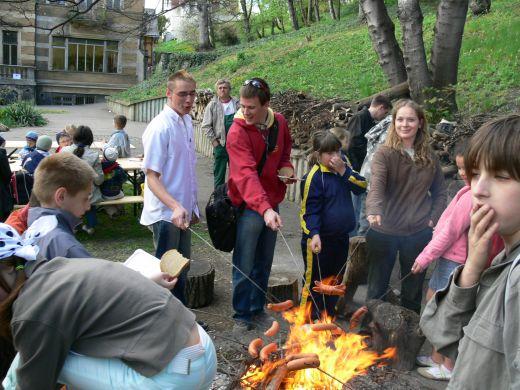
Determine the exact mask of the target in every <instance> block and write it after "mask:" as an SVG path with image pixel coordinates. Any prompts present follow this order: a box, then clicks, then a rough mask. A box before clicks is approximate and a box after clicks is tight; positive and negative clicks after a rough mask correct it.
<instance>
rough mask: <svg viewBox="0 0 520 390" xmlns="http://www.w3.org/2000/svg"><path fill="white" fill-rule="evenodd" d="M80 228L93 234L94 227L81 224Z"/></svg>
mask: <svg viewBox="0 0 520 390" xmlns="http://www.w3.org/2000/svg"><path fill="white" fill-rule="evenodd" d="M81 229H82V230H83V231H84V232H85V233H87V234H88V235H89V236H91V235H93V234H94V232H95V230H94V228H89V227H87V225H83V226H81Z"/></svg>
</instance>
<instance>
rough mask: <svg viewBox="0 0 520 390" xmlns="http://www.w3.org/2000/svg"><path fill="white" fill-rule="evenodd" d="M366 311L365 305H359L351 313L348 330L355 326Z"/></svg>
mask: <svg viewBox="0 0 520 390" xmlns="http://www.w3.org/2000/svg"><path fill="white" fill-rule="evenodd" d="M366 313H368V307H366V306H361V307H360V308H359V309H357V310H356V311H355V312H354V314H352V317H350V324H349V330H354V329H355V328H357V327H358V326H359V323H360V322H361V320H362V319H363V316H364V315H365V314H366Z"/></svg>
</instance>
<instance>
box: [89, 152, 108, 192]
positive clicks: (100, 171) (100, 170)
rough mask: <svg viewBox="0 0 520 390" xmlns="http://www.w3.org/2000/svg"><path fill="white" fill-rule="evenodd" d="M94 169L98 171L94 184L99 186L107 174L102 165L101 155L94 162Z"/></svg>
mask: <svg viewBox="0 0 520 390" xmlns="http://www.w3.org/2000/svg"><path fill="white" fill-rule="evenodd" d="M92 168H94V171H96V177H95V178H94V184H95V185H97V186H99V185H100V184H101V183H103V180H105V175H104V174H103V167H102V166H101V160H100V159H99V156H98V157H97V158H96V160H95V162H94V166H93V167H92Z"/></svg>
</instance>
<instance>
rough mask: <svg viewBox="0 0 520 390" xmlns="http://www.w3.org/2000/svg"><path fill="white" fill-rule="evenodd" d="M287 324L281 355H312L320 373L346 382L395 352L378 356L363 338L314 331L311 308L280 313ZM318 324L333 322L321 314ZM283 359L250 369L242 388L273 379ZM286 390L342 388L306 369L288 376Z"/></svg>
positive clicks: (317, 372)
mask: <svg viewBox="0 0 520 390" xmlns="http://www.w3.org/2000/svg"><path fill="white" fill-rule="evenodd" d="M283 317H284V319H285V320H286V321H287V322H289V323H290V324H291V325H290V331H289V335H288V337H287V341H286V343H285V345H284V347H283V350H284V355H285V356H287V355H290V354H295V353H315V354H317V355H318V356H319V358H320V369H322V370H323V371H325V372H327V373H329V374H332V375H333V376H334V377H336V378H337V379H339V380H340V381H342V382H343V383H345V382H348V381H349V380H350V379H352V378H354V377H355V376H357V375H362V374H364V373H365V372H366V371H367V369H368V368H369V367H371V366H373V365H375V364H377V365H385V364H386V359H392V358H394V357H395V356H396V349H395V348H387V349H386V350H385V351H384V352H383V354H381V355H379V354H378V353H376V352H374V351H370V350H369V349H368V347H367V344H366V342H365V339H366V336H361V335H358V334H355V333H345V332H344V331H339V332H337V331H314V330H312V329H311V326H310V324H309V318H310V304H309V305H307V306H305V307H304V308H299V307H297V308H294V309H292V310H290V311H287V312H285V313H283ZM319 323H324V324H330V323H332V318H331V317H329V316H328V315H327V314H326V313H323V314H322V318H321V319H320V321H319ZM284 363H285V361H284V359H283V358H280V359H278V360H275V361H266V362H264V363H263V364H262V365H261V366H256V365H251V366H250V367H249V369H248V371H247V372H246V373H245V374H244V375H243V376H242V378H241V386H242V388H246V389H257V388H259V385H261V384H265V383H264V381H265V380H266V379H268V378H269V376H272V375H273V373H274V371H275V370H276V368H278V367H279V366H280V365H282V364H284ZM283 388H285V389H309V388H312V389H341V384H340V383H339V382H337V381H335V380H334V379H332V378H330V377H329V376H327V375H326V374H324V373H323V372H321V371H319V370H318V369H306V370H300V371H296V372H293V373H290V374H289V375H288V376H287V378H286V379H285V381H284V386H283Z"/></svg>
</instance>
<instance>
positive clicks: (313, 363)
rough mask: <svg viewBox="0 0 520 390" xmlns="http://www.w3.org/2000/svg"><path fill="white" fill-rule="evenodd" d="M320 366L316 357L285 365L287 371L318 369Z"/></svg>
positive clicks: (292, 361) (293, 361) (297, 360)
mask: <svg viewBox="0 0 520 390" xmlns="http://www.w3.org/2000/svg"><path fill="white" fill-rule="evenodd" d="M319 366H320V359H319V358H318V357H306V358H301V359H296V360H291V361H290V362H288V363H287V369H288V370H289V371H296V370H305V369H306V368H318V367H319Z"/></svg>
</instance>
